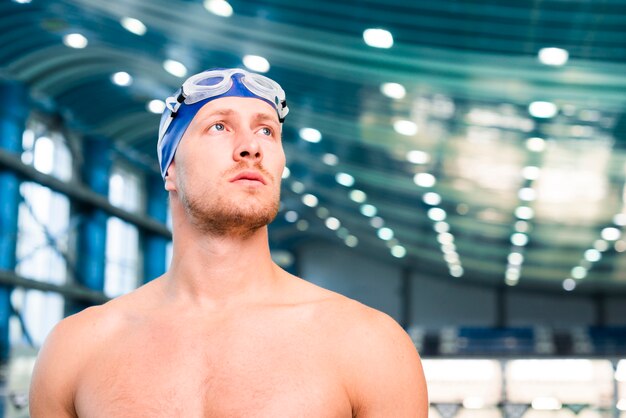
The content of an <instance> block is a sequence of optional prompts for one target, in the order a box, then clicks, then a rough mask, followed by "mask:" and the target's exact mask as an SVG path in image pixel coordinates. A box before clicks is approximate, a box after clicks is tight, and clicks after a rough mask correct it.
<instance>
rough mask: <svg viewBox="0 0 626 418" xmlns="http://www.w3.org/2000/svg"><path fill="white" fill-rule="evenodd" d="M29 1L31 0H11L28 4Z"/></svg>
mask: <svg viewBox="0 0 626 418" xmlns="http://www.w3.org/2000/svg"><path fill="white" fill-rule="evenodd" d="M31 1H32V0H13V2H14V3H18V4H28V3H30V2H31Z"/></svg>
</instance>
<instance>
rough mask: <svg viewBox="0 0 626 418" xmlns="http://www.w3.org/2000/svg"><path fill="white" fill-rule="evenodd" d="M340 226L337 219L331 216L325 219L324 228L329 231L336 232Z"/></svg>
mask: <svg viewBox="0 0 626 418" xmlns="http://www.w3.org/2000/svg"><path fill="white" fill-rule="evenodd" d="M340 226H341V222H339V219H337V218H335V217H332V216H331V217H330V218H327V219H326V228H328V229H330V230H331V231H336V230H338V229H339V227H340Z"/></svg>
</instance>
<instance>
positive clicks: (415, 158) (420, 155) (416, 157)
mask: <svg viewBox="0 0 626 418" xmlns="http://www.w3.org/2000/svg"><path fill="white" fill-rule="evenodd" d="M406 159H407V161H409V162H410V163H413V164H426V163H427V162H429V161H430V155H428V153H427V152H424V151H419V150H413V151H409V152H407V154H406Z"/></svg>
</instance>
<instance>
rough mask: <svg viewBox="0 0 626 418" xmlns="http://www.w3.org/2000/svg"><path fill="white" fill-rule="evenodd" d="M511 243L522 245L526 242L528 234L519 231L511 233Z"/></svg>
mask: <svg viewBox="0 0 626 418" xmlns="http://www.w3.org/2000/svg"><path fill="white" fill-rule="evenodd" d="M511 244H513V245H517V246H518V247H523V246H524V245H526V244H528V235H526V234H522V233H521V232H516V233H514V234H513V235H511Z"/></svg>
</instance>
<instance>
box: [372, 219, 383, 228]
mask: <svg viewBox="0 0 626 418" xmlns="http://www.w3.org/2000/svg"><path fill="white" fill-rule="evenodd" d="M384 224H385V221H384V220H383V218H381V217H380V216H374V217H373V218H372V219H370V225H372V226H373V227H374V228H376V229H378V228H382V227H383V225H384Z"/></svg>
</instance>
